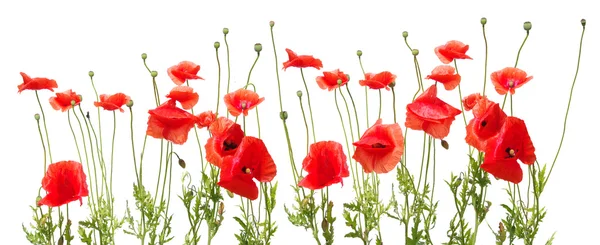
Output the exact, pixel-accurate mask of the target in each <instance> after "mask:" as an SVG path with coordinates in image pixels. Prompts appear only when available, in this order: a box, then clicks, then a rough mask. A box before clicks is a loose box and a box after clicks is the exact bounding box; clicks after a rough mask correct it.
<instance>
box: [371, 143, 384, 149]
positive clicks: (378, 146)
mask: <svg viewBox="0 0 600 245" xmlns="http://www.w3.org/2000/svg"><path fill="white" fill-rule="evenodd" d="M371 147H372V148H385V145H384V144H381V143H375V144H372V145H371Z"/></svg>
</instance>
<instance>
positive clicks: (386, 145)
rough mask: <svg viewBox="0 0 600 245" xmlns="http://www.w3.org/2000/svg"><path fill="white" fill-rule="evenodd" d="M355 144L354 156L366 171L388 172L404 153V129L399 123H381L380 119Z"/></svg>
mask: <svg viewBox="0 0 600 245" xmlns="http://www.w3.org/2000/svg"><path fill="white" fill-rule="evenodd" d="M354 146H356V151H355V152H354V156H352V158H353V159H354V160H356V161H357V162H359V163H360V165H362V167H363V170H364V171H365V173H371V172H373V171H375V173H378V174H384V173H387V172H389V171H391V170H392V169H394V168H395V167H396V165H397V164H398V162H400V158H402V153H404V137H403V136H402V129H400V125H398V124H397V123H394V124H381V119H379V120H377V122H375V125H373V126H371V127H370V128H369V129H367V131H365V133H364V134H363V135H362V136H361V137H360V140H359V141H357V142H354Z"/></svg>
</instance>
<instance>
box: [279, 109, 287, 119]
mask: <svg viewBox="0 0 600 245" xmlns="http://www.w3.org/2000/svg"><path fill="white" fill-rule="evenodd" d="M279 118H281V120H284V121H285V120H287V119H288V113H287V111H282V112H280V113H279Z"/></svg>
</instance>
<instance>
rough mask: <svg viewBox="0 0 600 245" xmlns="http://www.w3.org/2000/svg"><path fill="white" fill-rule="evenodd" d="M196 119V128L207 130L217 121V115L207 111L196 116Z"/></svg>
mask: <svg viewBox="0 0 600 245" xmlns="http://www.w3.org/2000/svg"><path fill="white" fill-rule="evenodd" d="M196 119H197V121H196V126H198V128H206V127H209V126H210V125H211V124H212V123H213V122H214V121H215V120H217V115H215V113H213V112H212V111H205V112H202V113H200V114H199V115H198V116H196Z"/></svg>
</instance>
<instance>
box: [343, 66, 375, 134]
mask: <svg viewBox="0 0 600 245" xmlns="http://www.w3.org/2000/svg"><path fill="white" fill-rule="evenodd" d="M358 63H359V64H360V70H361V71H362V73H363V77H365V78H366V73H365V68H364V67H363V63H362V59H361V57H360V56H358ZM348 93H350V92H348ZM365 110H366V112H365V119H366V120H367V127H369V125H371V124H369V87H367V86H365Z"/></svg>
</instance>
